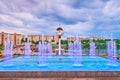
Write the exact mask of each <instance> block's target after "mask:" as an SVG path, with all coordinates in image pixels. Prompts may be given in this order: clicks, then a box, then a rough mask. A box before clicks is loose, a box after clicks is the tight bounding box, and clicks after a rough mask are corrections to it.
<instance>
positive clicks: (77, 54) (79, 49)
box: [73, 37, 82, 66]
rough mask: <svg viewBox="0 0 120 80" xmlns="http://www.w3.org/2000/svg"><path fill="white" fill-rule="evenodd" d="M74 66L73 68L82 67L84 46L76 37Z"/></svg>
mask: <svg viewBox="0 0 120 80" xmlns="http://www.w3.org/2000/svg"><path fill="white" fill-rule="evenodd" d="M73 56H74V64H73V66H82V63H81V58H82V45H81V41H80V42H79V38H78V37H76V41H75V42H74V53H73Z"/></svg>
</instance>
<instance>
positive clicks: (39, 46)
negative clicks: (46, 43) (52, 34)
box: [38, 42, 42, 56]
mask: <svg viewBox="0 0 120 80" xmlns="http://www.w3.org/2000/svg"><path fill="white" fill-rule="evenodd" d="M38 55H39V56H41V55H42V44H41V42H39V44H38Z"/></svg>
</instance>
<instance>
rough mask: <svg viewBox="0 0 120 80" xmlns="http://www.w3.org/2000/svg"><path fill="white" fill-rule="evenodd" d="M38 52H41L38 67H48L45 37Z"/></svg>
mask: <svg viewBox="0 0 120 80" xmlns="http://www.w3.org/2000/svg"><path fill="white" fill-rule="evenodd" d="M38 50H39V52H38V54H39V60H38V66H40V67H41V66H47V64H46V42H45V41H44V35H42V42H39V47H38Z"/></svg>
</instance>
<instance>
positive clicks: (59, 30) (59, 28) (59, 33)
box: [57, 27, 63, 55]
mask: <svg viewBox="0 0 120 80" xmlns="http://www.w3.org/2000/svg"><path fill="white" fill-rule="evenodd" d="M62 31H63V29H62V28H61V27H58V28H57V35H58V39H59V48H58V51H59V52H58V54H59V55H61V36H62V35H63V33H62Z"/></svg>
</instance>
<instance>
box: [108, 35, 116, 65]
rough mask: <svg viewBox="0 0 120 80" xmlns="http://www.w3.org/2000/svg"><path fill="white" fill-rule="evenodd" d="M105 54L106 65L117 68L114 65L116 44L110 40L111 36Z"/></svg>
mask: <svg viewBox="0 0 120 80" xmlns="http://www.w3.org/2000/svg"><path fill="white" fill-rule="evenodd" d="M107 53H108V59H109V61H108V64H107V65H110V66H117V65H116V43H115V41H114V40H113V38H112V34H111V41H108V42H107Z"/></svg>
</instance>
